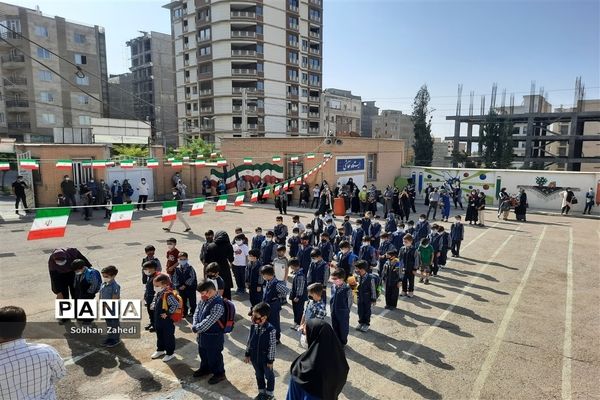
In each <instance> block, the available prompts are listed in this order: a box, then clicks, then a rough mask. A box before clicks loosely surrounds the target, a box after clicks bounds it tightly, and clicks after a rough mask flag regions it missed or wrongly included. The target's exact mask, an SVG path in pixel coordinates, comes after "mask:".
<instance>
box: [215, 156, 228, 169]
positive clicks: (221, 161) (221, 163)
mask: <svg viewBox="0 0 600 400" xmlns="http://www.w3.org/2000/svg"><path fill="white" fill-rule="evenodd" d="M226 165H227V160H225V159H223V158H219V159H218V160H217V167H225V166H226Z"/></svg>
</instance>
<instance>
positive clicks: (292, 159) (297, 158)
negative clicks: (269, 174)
mask: <svg viewBox="0 0 600 400" xmlns="http://www.w3.org/2000/svg"><path fill="white" fill-rule="evenodd" d="M298 160H300V157H298V156H291V157H290V161H291V162H293V163H297V162H298Z"/></svg>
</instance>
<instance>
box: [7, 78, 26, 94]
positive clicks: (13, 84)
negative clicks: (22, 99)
mask: <svg viewBox="0 0 600 400" xmlns="http://www.w3.org/2000/svg"><path fill="white" fill-rule="evenodd" d="M3 81H4V89H6V90H19V91H24V90H27V78H4V80H3Z"/></svg>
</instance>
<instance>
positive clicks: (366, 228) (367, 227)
mask: <svg viewBox="0 0 600 400" xmlns="http://www.w3.org/2000/svg"><path fill="white" fill-rule="evenodd" d="M371 218H373V213H372V212H371V211H367V212H366V213H365V215H364V217H363V219H362V220H361V228H362V229H363V232H364V233H365V235H366V236H369V233H370V232H371Z"/></svg>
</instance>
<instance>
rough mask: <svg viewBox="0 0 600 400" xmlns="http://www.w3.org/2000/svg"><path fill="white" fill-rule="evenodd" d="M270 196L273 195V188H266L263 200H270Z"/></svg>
mask: <svg viewBox="0 0 600 400" xmlns="http://www.w3.org/2000/svg"><path fill="white" fill-rule="evenodd" d="M270 195H271V187H267V188H265V191H264V192H263V195H262V198H263V199H268V198H269V196H270Z"/></svg>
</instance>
